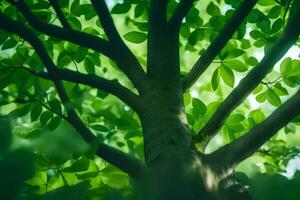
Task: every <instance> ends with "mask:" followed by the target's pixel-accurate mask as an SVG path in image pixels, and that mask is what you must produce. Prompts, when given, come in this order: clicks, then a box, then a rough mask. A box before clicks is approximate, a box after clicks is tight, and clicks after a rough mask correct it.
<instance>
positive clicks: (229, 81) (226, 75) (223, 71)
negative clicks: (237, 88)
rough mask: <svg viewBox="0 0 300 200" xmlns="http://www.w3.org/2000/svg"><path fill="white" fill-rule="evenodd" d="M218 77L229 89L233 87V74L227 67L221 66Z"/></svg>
mask: <svg viewBox="0 0 300 200" xmlns="http://www.w3.org/2000/svg"><path fill="white" fill-rule="evenodd" d="M220 76H221V78H222V79H223V81H224V83H225V84H226V85H228V86H229V87H233V86H234V74H233V72H232V70H231V69H230V68H229V67H227V66H226V65H221V66H220Z"/></svg>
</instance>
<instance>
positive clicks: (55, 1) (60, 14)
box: [49, 0, 71, 29]
mask: <svg viewBox="0 0 300 200" xmlns="http://www.w3.org/2000/svg"><path fill="white" fill-rule="evenodd" d="M49 2H50V4H51V5H52V7H53V9H54V10H55V12H56V14H57V17H58V19H59V21H60V22H61V25H62V26H63V27H64V28H66V29H71V26H70V24H69V23H68V21H67V20H66V18H65V17H64V14H63V12H62V11H61V9H60V7H59V5H58V0H49Z"/></svg>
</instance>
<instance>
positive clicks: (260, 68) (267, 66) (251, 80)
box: [194, 4, 300, 148]
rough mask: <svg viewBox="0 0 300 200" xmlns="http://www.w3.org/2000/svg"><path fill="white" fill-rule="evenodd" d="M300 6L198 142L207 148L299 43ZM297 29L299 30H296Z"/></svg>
mask: <svg viewBox="0 0 300 200" xmlns="http://www.w3.org/2000/svg"><path fill="white" fill-rule="evenodd" d="M299 5H300V4H299ZM299 19H300V6H299V9H298V10H297V12H295V14H294V15H293V16H291V17H290V20H289V23H288V24H287V26H286V29H285V31H284V33H283V34H282V35H281V37H280V38H279V39H278V40H277V41H276V42H275V44H273V45H272V47H271V48H270V49H269V50H268V52H267V54H266V55H265V56H264V58H263V59H262V61H261V62H260V63H259V64H258V65H257V66H256V67H254V68H253V69H252V70H251V71H250V72H249V73H248V75H247V76H246V77H245V78H244V79H242V80H241V81H240V83H239V85H238V86H237V87H236V88H235V89H234V90H233V91H232V92H231V93H230V94H229V96H228V97H227V98H226V99H225V100H224V102H223V103H222V104H221V105H220V106H219V107H218V109H217V111H216V112H215V113H214V114H213V116H212V117H211V118H210V120H209V121H208V123H207V124H206V125H205V126H204V127H203V128H202V129H201V130H200V131H199V133H198V134H197V135H196V136H195V138H194V139H195V141H196V142H201V143H202V144H201V146H202V147H203V148H205V147H206V145H207V143H208V142H209V141H210V139H211V138H212V137H213V136H215V135H216V134H217V131H218V130H219V128H220V127H221V126H222V125H223V123H224V121H225V119H226V118H227V117H228V116H229V114H230V113H231V112H232V111H233V110H234V109H235V108H236V107H237V106H238V105H239V104H240V103H242V102H243V100H244V99H245V98H246V97H247V96H248V95H249V94H250V93H251V91H252V90H253V89H254V88H255V87H256V86H257V85H258V84H259V83H260V82H261V80H262V79H263V78H264V77H265V76H266V75H267V74H268V73H269V72H270V71H271V70H272V69H273V66H274V65H275V64H276V62H278V61H279V59H280V58H281V57H282V56H284V55H285V53H286V52H287V51H288V49H289V48H290V47H291V46H292V45H293V44H294V43H295V42H296V41H297V39H298V37H299V34H300V28H298V27H300V20H299ZM296 27H297V28H296Z"/></svg>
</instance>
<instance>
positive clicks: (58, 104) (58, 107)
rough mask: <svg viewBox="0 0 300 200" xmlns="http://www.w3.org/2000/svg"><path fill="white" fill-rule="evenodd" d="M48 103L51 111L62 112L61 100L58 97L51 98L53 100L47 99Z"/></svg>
mask: <svg viewBox="0 0 300 200" xmlns="http://www.w3.org/2000/svg"><path fill="white" fill-rule="evenodd" d="M49 105H50V107H51V108H52V109H53V111H55V112H57V113H62V111H61V108H62V107H61V102H60V101H59V100H58V99H53V100H51V101H49Z"/></svg>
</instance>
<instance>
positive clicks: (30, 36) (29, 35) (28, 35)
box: [0, 13, 146, 178]
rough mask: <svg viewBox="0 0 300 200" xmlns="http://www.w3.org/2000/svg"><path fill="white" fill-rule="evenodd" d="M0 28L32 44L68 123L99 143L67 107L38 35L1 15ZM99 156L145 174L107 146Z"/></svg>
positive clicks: (133, 161) (136, 162) (132, 173)
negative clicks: (51, 83)
mask: <svg viewBox="0 0 300 200" xmlns="http://www.w3.org/2000/svg"><path fill="white" fill-rule="evenodd" d="M0 28H2V29H4V30H6V31H9V32H13V33H16V34H18V35H19V36H20V37H22V38H23V39H25V40H26V41H27V42H29V43H30V44H31V46H32V47H33V48H34V49H35V51H36V53H37V55H38V56H39V58H40V59H41V61H42V62H43V64H44V65H45V67H46V69H47V71H48V73H49V77H50V79H51V80H52V81H53V83H54V85H55V88H56V90H57V93H58V95H59V97H60V99H61V102H62V104H63V105H64V107H65V109H66V111H67V121H68V122H69V123H70V124H71V125H72V126H73V127H74V128H75V129H76V130H77V131H78V133H79V134H80V135H81V137H82V138H84V139H85V140H86V141H87V142H88V143H94V142H96V141H97V138H96V136H95V135H94V134H93V133H92V132H91V131H90V130H89V129H88V128H87V127H86V126H85V124H84V123H83V122H82V121H81V119H80V117H79V116H78V115H77V113H76V112H75V110H73V109H71V108H69V107H68V106H66V104H67V103H68V102H69V98H68V95H67V93H66V91H65V88H64V86H63V84H62V82H61V81H60V80H58V79H56V66H55V64H54V63H53V62H52V60H51V58H50V56H49V55H48V53H47V52H46V50H45V48H44V46H43V44H42V43H41V41H40V40H39V39H38V38H37V37H36V35H35V34H34V33H33V32H32V31H31V30H30V29H28V28H26V27H25V26H24V25H23V26H21V25H20V24H19V23H18V22H16V21H14V20H11V19H10V18H8V17H6V16H5V15H3V14H1V13H0ZM97 155H98V156H99V157H101V158H103V159H104V160H106V161H107V162H109V163H111V164H113V165H115V166H116V167H118V168H120V169H121V170H123V171H124V172H126V173H128V174H129V175H130V176H132V177H133V178H140V176H142V175H143V173H144V172H145V170H146V169H145V167H144V164H142V163H141V162H140V161H139V160H137V159H136V158H133V157H131V156H129V155H127V154H125V153H123V152H122V151H120V150H117V149H114V148H112V147H110V146H108V145H106V144H103V143H102V144H99V146H98V148H97Z"/></svg>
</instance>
